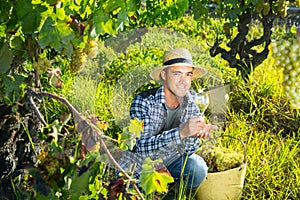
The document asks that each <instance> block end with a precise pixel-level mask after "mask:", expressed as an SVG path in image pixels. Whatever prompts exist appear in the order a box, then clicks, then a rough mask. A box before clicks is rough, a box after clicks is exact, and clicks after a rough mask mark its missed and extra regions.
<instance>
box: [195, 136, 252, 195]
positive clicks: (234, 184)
mask: <svg viewBox="0 0 300 200" xmlns="http://www.w3.org/2000/svg"><path fill="white" fill-rule="evenodd" d="M230 137H232V136H230ZM235 139H236V138H235ZM242 144H243V143H242ZM243 146H244V154H245V155H244V156H245V159H244V163H243V164H242V165H241V166H239V167H236V168H233V169H229V170H226V171H222V172H210V173H208V174H207V176H206V179H205V180H204V181H203V182H202V183H201V185H200V186H199V188H198V189H197V192H196V199H197V200H234V199H239V197H240V196H241V193H242V189H243V186H244V180H245V174H246V168H247V167H246V166H247V163H246V148H245V145H244V144H243Z"/></svg>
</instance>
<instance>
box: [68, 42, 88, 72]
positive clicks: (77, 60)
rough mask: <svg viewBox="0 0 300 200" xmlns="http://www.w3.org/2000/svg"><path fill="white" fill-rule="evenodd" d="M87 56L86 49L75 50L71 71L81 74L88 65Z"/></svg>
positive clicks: (72, 56)
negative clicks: (86, 64)
mask: <svg viewBox="0 0 300 200" xmlns="http://www.w3.org/2000/svg"><path fill="white" fill-rule="evenodd" d="M86 58H87V55H86V53H85V52H84V49H81V48H75V49H74V50H73V52H72V54H71V62H70V71H71V72H72V73H76V72H79V71H80V70H81V69H82V67H83V66H84V65H85V63H86Z"/></svg>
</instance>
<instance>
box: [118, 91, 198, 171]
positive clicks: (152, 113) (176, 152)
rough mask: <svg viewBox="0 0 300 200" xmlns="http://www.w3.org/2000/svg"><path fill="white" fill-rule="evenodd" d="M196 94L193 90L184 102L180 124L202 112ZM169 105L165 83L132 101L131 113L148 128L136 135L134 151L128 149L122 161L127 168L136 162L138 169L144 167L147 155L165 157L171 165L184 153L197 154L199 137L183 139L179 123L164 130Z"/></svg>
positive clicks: (132, 116) (181, 107) (164, 161)
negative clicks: (177, 125)
mask: <svg viewBox="0 0 300 200" xmlns="http://www.w3.org/2000/svg"><path fill="white" fill-rule="evenodd" d="M194 94H195V92H193V91H189V92H188V93H187V94H186V96H185V97H184V98H183V101H182V102H181V104H180V110H181V118H180V126H181V125H182V124H183V123H185V122H186V121H187V120H188V119H189V118H191V117H193V116H196V115H198V116H199V115H200V111H199V108H198V107H197V106H196V105H195V104H194V103H193V101H192V100H191V99H192V98H191V97H192V96H193V95H194ZM166 116H167V109H166V99H165V94H164V89H163V86H161V87H160V88H158V89H152V92H151V91H146V92H143V93H141V94H139V95H137V96H135V98H134V99H133V101H132V104H131V108H130V117H131V118H138V119H139V120H143V121H144V132H142V133H141V137H140V138H137V139H136V145H135V147H134V148H133V150H131V151H129V150H128V151H126V152H125V153H124V154H123V156H122V158H121V160H120V162H119V163H120V165H121V166H122V167H123V168H124V169H127V168H129V167H130V166H131V165H133V164H134V163H136V168H135V173H136V174H137V175H138V174H139V173H140V172H141V170H142V164H143V161H144V159H145V158H146V157H150V158H151V159H152V160H157V159H160V158H161V159H162V160H163V164H164V165H165V166H168V165H169V164H171V163H172V162H174V161H175V160H176V159H178V158H179V157H180V156H181V155H184V154H188V155H190V154H193V153H194V152H195V151H196V150H197V148H198V147H199V138H196V137H186V138H184V139H180V133H179V127H177V128H174V129H171V130H167V131H162V130H163V127H164V125H165V122H166Z"/></svg>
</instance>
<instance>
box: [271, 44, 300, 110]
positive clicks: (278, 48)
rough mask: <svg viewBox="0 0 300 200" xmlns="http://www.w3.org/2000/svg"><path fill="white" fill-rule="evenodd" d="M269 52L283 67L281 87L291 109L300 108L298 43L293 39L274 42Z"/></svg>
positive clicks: (276, 62)
mask: <svg viewBox="0 0 300 200" xmlns="http://www.w3.org/2000/svg"><path fill="white" fill-rule="evenodd" d="M271 53H272V56H273V58H274V60H275V64H276V66H278V67H282V68H283V75H284V80H283V87H284V91H285V94H286V96H287V97H288V99H289V102H290V106H291V108H292V109H300V44H299V43H298V42H297V41H296V40H294V41H286V40H285V41H281V42H274V43H272V46H271Z"/></svg>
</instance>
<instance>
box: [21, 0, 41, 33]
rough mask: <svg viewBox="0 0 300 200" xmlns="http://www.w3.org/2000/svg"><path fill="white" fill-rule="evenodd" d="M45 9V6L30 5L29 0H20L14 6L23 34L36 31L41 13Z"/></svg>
mask: <svg viewBox="0 0 300 200" xmlns="http://www.w3.org/2000/svg"><path fill="white" fill-rule="evenodd" d="M46 10H47V7H45V6H43V5H41V4H37V5H32V4H31V1H27V0H20V1H18V3H17V6H16V13H17V17H18V19H19V21H20V22H21V24H22V31H23V33H24V34H31V33H33V32H34V31H36V30H37V29H38V27H39V25H40V23H41V20H42V16H41V14H42V13H43V12H45V11H46Z"/></svg>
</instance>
